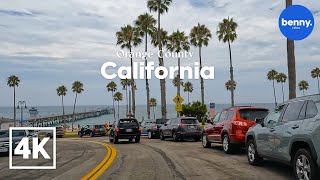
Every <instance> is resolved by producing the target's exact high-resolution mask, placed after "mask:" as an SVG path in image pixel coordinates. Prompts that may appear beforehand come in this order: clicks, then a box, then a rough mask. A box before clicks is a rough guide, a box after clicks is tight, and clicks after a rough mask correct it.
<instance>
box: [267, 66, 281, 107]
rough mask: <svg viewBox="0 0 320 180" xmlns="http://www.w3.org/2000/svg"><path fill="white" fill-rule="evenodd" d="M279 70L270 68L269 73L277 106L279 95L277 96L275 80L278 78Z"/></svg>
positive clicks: (268, 76)
mask: <svg viewBox="0 0 320 180" xmlns="http://www.w3.org/2000/svg"><path fill="white" fill-rule="evenodd" d="M277 75H278V72H277V71H276V70H274V69H272V70H270V71H269V72H268V74H267V78H268V80H269V81H272V83H273V96H274V104H275V105H276V106H277V96H276V88H275V85H274V81H275V80H276V78H277Z"/></svg>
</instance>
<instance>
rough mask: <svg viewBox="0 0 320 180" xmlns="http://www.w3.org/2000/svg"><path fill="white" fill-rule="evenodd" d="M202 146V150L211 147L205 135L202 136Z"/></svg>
mask: <svg viewBox="0 0 320 180" xmlns="http://www.w3.org/2000/svg"><path fill="white" fill-rule="evenodd" d="M202 146H203V147H204V148H209V147H211V142H209V141H208V137H207V136H206V135H205V134H204V135H203V136H202Z"/></svg>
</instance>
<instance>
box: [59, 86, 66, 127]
mask: <svg viewBox="0 0 320 180" xmlns="http://www.w3.org/2000/svg"><path fill="white" fill-rule="evenodd" d="M67 91H68V89H67V88H66V86H59V87H58V88H57V95H58V96H61V99H62V115H63V123H64V128H66V127H67V125H66V119H65V113H64V102H63V97H64V96H66V94H67Z"/></svg>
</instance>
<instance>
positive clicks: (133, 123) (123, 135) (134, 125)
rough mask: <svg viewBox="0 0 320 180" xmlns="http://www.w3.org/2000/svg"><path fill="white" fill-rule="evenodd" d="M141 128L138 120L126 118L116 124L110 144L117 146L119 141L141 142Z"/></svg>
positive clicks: (111, 131) (111, 134)
mask: <svg viewBox="0 0 320 180" xmlns="http://www.w3.org/2000/svg"><path fill="white" fill-rule="evenodd" d="M140 136H141V128H140V127H139V122H138V121H137V120H136V119H132V118H126V119H120V120H118V121H116V122H115V124H114V125H113V127H112V128H111V130H110V136H109V137H110V142H113V143H114V144H117V143H118V141H119V139H129V141H132V140H133V139H135V142H136V143H139V142H140Z"/></svg>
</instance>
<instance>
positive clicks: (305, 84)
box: [298, 80, 309, 96]
mask: <svg viewBox="0 0 320 180" xmlns="http://www.w3.org/2000/svg"><path fill="white" fill-rule="evenodd" d="M298 86H299V89H300V91H302V92H303V96H305V94H304V91H306V90H308V89H309V83H308V81H306V80H302V81H300V83H299V84H298Z"/></svg>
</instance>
